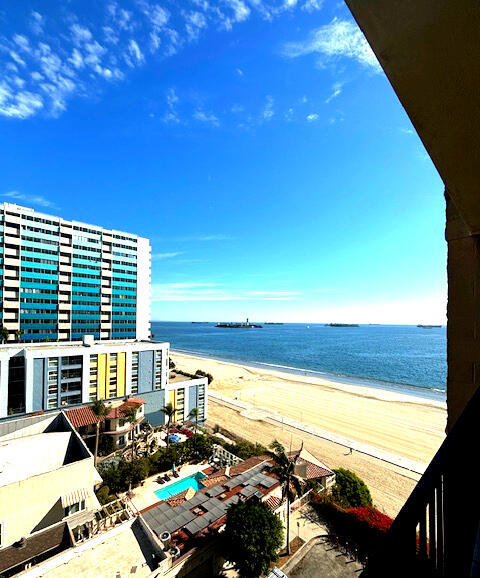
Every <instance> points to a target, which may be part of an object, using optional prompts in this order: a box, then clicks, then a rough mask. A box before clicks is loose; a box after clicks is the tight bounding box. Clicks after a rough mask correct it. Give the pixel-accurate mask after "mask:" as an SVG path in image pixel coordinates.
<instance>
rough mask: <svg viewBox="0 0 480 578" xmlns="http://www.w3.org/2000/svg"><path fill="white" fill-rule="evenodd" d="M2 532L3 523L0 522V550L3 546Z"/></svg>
mask: <svg viewBox="0 0 480 578" xmlns="http://www.w3.org/2000/svg"><path fill="white" fill-rule="evenodd" d="M2 530H3V526H2V522H0V548H1V547H2V546H3V542H2Z"/></svg>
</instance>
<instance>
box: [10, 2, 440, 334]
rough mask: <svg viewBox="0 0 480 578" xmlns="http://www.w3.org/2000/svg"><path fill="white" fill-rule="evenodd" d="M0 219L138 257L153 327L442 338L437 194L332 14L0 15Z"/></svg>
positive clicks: (94, 11)
mask: <svg viewBox="0 0 480 578" xmlns="http://www.w3.org/2000/svg"><path fill="white" fill-rule="evenodd" d="M0 67H1V76H0V200H5V201H10V202H17V203H18V204H23V205H26V206H32V207H34V208H36V209H38V210H42V211H44V212H47V213H51V214H58V215H61V216H63V217H65V218H69V219H70V218H71V219H76V220H79V221H84V222H89V223H95V224H99V225H102V226H105V227H109V228H114V229H118V230H126V231H129V232H132V233H137V234H139V235H142V236H146V237H149V238H151V241H152V254H153V262H152V283H153V286H152V318H153V319H158V320H160V319H168V320H237V319H243V318H245V317H247V316H248V317H250V319H256V320H260V321H263V320H273V321H307V322H316V321H317V322H328V321H338V322H372V323H417V322H424V323H443V322H444V321H445V301H446V273H445V260H446V246H445V242H444V239H443V226H444V203H443V186H442V183H441V180H440V178H439V177H438V175H437V173H436V171H435V169H434V167H433V165H432V163H431V161H430V159H429V158H428V156H427V155H426V153H425V150H424V148H423V146H422V144H421V142H420V140H419V138H418V136H417V135H416V133H415V131H414V130H413V127H412V126H411V124H410V122H409V120H408V117H407V116H406V114H405V112H404V111H403V109H402V107H401V105H400V104H399V102H398V100H397V98H396V96H395V94H394V92H393V90H392V88H391V87H390V85H389V83H388V81H387V80H386V78H385V76H384V75H383V73H382V71H381V69H380V67H379V65H378V63H377V61H376V59H375V57H374V55H373V53H372V52H371V50H370V48H369V47H368V44H366V42H365V39H364V38H363V36H362V34H361V32H360V31H359V29H358V28H357V26H356V25H355V23H354V21H353V19H352V17H351V15H350V14H349V12H348V9H347V8H346V7H345V6H344V5H343V3H341V2H336V1H333V2H332V1H328V0H325V1H323V2H322V1H321V0H298V1H295V0H290V1H280V2H273V1H269V2H267V1H264V0H223V1H221V2H214V1H213V0H192V1H190V2H187V1H182V2H161V3H155V2H150V1H147V0H132V1H128V2H127V1H124V2H123V1H122V2H121V1H120V0H117V1H106V2H93V1H88V0H83V1H82V2H80V1H73V0H72V1H70V2H64V3H58V2H39V1H38V2H33V1H32V2H29V1H28V0H22V2H14V1H13V0H7V1H6V2H4V3H3V4H2V6H1V7H0Z"/></svg>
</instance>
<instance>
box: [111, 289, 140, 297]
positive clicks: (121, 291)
mask: <svg viewBox="0 0 480 578" xmlns="http://www.w3.org/2000/svg"><path fill="white" fill-rule="evenodd" d="M136 294H137V292H136V291H129V290H127V289H112V295H133V296H135V295H136Z"/></svg>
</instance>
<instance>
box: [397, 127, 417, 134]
mask: <svg viewBox="0 0 480 578" xmlns="http://www.w3.org/2000/svg"><path fill="white" fill-rule="evenodd" d="M400 132H403V134H415V132H414V131H413V130H412V129H411V128H404V127H401V128H400Z"/></svg>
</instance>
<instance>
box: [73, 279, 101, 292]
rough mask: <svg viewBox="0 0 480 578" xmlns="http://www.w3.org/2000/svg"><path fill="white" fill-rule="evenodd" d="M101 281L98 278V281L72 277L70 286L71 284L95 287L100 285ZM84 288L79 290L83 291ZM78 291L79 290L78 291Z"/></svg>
mask: <svg viewBox="0 0 480 578" xmlns="http://www.w3.org/2000/svg"><path fill="white" fill-rule="evenodd" d="M101 282H102V280H101V279H100V277H99V278H98V279H86V278H85V277H74V276H72V284H73V283H91V284H93V283H95V284H96V285H100V283H101ZM85 289H86V288H84V287H82V288H81V290H82V291H85ZM79 290H80V289H79Z"/></svg>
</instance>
